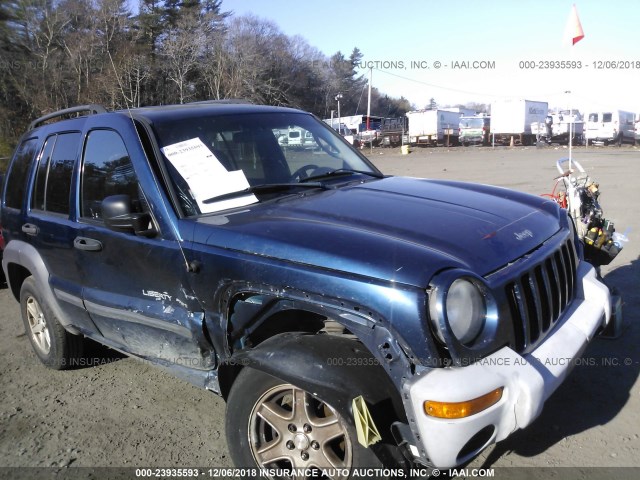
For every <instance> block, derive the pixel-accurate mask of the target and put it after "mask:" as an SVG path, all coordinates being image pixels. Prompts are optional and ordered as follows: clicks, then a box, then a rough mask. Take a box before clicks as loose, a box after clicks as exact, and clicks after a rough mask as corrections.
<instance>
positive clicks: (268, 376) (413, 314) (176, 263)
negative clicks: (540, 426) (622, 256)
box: [1, 101, 611, 478]
mask: <svg viewBox="0 0 640 480" xmlns="http://www.w3.org/2000/svg"><path fill="white" fill-rule="evenodd" d="M292 129H296V130H299V131H301V132H304V135H305V138H310V139H312V142H310V143H309V145H307V147H308V148H305V149H289V148H284V147H283V146H282V145H280V144H279V142H278V137H279V136H281V134H282V132H288V131H290V130H292ZM1 223H2V228H3V233H4V236H5V239H6V248H5V251H4V257H3V260H2V266H3V269H4V271H5V273H6V278H7V282H8V285H9V288H10V289H11V291H12V293H13V295H14V296H15V298H16V300H18V301H19V302H20V306H21V312H22V317H23V321H24V324H25V328H26V331H27V334H28V337H29V340H30V342H31V344H32V346H33V349H34V351H35V353H36V354H37V356H38V357H39V358H40V359H41V360H42V362H43V363H45V364H46V365H48V366H50V367H52V368H55V369H65V368H73V367H74V366H76V365H79V364H80V361H81V359H82V358H83V355H85V353H84V352H83V350H84V349H85V347H86V341H85V338H89V339H92V340H94V341H97V342H99V343H101V344H104V345H106V346H108V347H110V348H113V349H115V350H118V351H120V352H123V353H125V354H127V355H131V356H134V357H138V358H142V359H145V360H148V361H152V362H154V363H156V364H157V365H158V366H160V367H162V368H165V369H167V370H170V371H171V372H172V373H174V374H175V375H178V376H180V377H182V378H184V379H185V380H187V381H189V382H191V383H192V384H195V385H198V386H200V387H202V388H206V389H208V390H211V391H212V392H214V393H216V394H218V395H221V396H222V397H224V399H225V401H226V402H227V417H226V419H227V420H226V422H227V424H226V432H227V441H228V443H229V449H230V451H231V455H232V457H233V460H234V462H235V463H236V464H237V465H238V466H242V467H248V468H251V469H252V470H249V471H250V472H254V473H255V474H256V475H258V474H260V473H263V474H265V475H266V476H268V477H278V476H286V473H282V472H290V471H291V469H294V468H296V469H299V468H302V469H311V470H313V471H316V470H318V471H319V472H320V473H321V474H322V475H324V476H328V477H334V478H340V477H343V476H345V475H348V473H349V472H350V470H349V469H350V468H352V467H372V466H373V467H378V466H380V467H382V466H384V467H397V468H403V469H407V468H411V467H412V466H416V465H423V466H427V467H431V466H435V467H439V468H447V467H453V466H456V465H459V464H461V463H464V462H466V461H468V460H469V459H470V458H472V457H473V456H474V455H476V454H478V453H479V452H480V451H481V450H482V449H484V448H485V447H486V446H488V445H489V444H491V443H493V442H496V441H499V440H502V439H504V438H506V437H507V436H508V435H509V434H511V433H512V432H514V431H515V430H517V429H519V428H523V427H525V426H527V425H529V424H530V423H531V422H532V421H533V420H534V419H535V418H536V417H537V416H538V415H539V414H540V411H541V409H542V407H543V404H544V402H545V400H546V399H547V398H548V397H549V396H550V395H551V394H552V392H553V391H554V390H555V389H556V388H557V387H558V386H559V385H560V384H561V383H562V382H563V380H564V379H565V378H566V376H567V374H568V372H569V370H570V366H571V365H572V362H571V361H566V359H573V358H576V357H577V356H579V355H580V354H581V353H582V352H583V350H584V348H585V347H586V345H587V344H588V342H589V341H590V340H592V338H593V337H594V335H595V334H596V333H597V332H598V331H599V330H601V329H603V328H604V327H605V326H606V325H607V323H608V322H609V320H610V310H611V308H610V295H609V291H608V289H607V288H606V287H605V286H604V285H603V284H602V283H601V282H600V281H599V280H598V278H597V275H596V272H595V271H594V269H593V268H592V267H591V266H590V265H589V264H588V263H586V262H584V261H583V260H582V247H581V244H580V242H579V241H578V239H577V237H576V234H575V231H574V227H573V224H572V221H571V220H570V218H569V217H568V216H567V212H566V211H565V210H562V209H560V208H559V207H558V206H557V205H556V204H555V203H554V202H553V201H550V200H549V199H543V198H539V197H534V196H530V195H526V194H523V193H519V192H515V191H510V190H506V189H501V188H496V187H490V186H485V185H474V184H466V183H461V182H451V181H430V180H425V179H416V178H401V177H392V176H386V175H383V174H382V173H381V172H380V171H378V170H377V169H376V168H375V167H374V166H373V165H372V164H371V163H370V162H369V161H368V160H367V159H366V157H364V156H363V155H361V154H360V153H359V152H358V151H356V150H355V149H353V148H352V147H351V146H350V145H348V144H347V143H346V142H345V141H344V140H343V139H342V138H341V137H340V136H339V135H338V134H337V133H335V132H334V131H333V130H332V129H331V128H329V127H328V126H327V125H325V124H324V123H323V122H321V121H319V120H318V119H317V118H316V117H314V116H312V115H311V114H308V113H305V112H302V111H298V110H294V109H289V108H281V107H267V106H256V105H250V104H242V103H233V102H231V101H229V102H200V103H194V104H187V105H177V106H163V107H150V108H138V109H134V110H130V111H115V112H107V111H106V110H105V109H104V108H102V107H100V106H97V105H88V106H81V107H75V108H72V109H67V110H63V111H60V112H55V113H53V114H49V115H46V116H45V117H42V118H40V119H38V120H36V121H34V122H33V123H32V124H31V125H30V127H29V129H28V131H27V132H26V133H25V134H24V136H23V137H22V139H21V140H20V143H19V145H18V147H17V149H16V151H15V153H14V155H13V158H12V161H11V164H10V167H9V170H8V173H7V178H6V181H5V188H4V191H3V196H2V217H1ZM558 358H560V359H562V360H563V361H562V362H557V361H555V360H556V359H558ZM259 469H264V470H262V471H260V470H259ZM311 470H305V471H309V472H311ZM311 473H313V472H311ZM322 475H318V476H322Z"/></svg>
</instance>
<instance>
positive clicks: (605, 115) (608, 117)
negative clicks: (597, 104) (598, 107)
mask: <svg viewBox="0 0 640 480" xmlns="http://www.w3.org/2000/svg"><path fill="white" fill-rule="evenodd" d="M612 117H613V115H612V114H611V113H603V114H602V121H603V122H610V121H611V118H612Z"/></svg>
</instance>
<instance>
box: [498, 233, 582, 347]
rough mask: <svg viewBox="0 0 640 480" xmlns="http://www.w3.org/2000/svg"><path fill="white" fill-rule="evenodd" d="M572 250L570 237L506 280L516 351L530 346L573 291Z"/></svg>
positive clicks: (549, 326)
mask: <svg viewBox="0 0 640 480" xmlns="http://www.w3.org/2000/svg"><path fill="white" fill-rule="evenodd" d="M575 287H576V250H575V246H574V245H573V242H572V241H571V240H569V241H567V242H566V243H564V244H563V245H562V246H561V247H560V248H558V249H557V250H556V251H554V252H553V253H552V254H550V255H549V256H548V257H547V258H546V259H544V260H543V261H542V262H540V263H538V264H537V265H536V266H535V267H534V268H532V269H531V270H529V271H527V272H526V273H525V274H523V275H522V276H520V278H518V279H516V280H515V281H512V282H510V283H508V284H507V286H506V294H507V299H508V301H509V307H510V310H511V316H512V318H513V322H514V325H513V326H514V333H515V347H516V351H517V352H519V353H522V352H526V351H529V350H531V349H532V347H534V346H535V345H536V344H537V343H538V342H539V341H541V340H542V339H543V338H544V337H545V336H546V334H547V332H549V331H550V330H551V329H552V328H553V326H554V325H555V324H556V322H557V321H558V319H559V318H560V317H561V316H562V313H563V312H564V310H565V308H566V307H567V305H569V304H570V303H571V301H572V300H573V298H574V295H575Z"/></svg>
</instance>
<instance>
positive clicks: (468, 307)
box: [446, 279, 487, 343]
mask: <svg viewBox="0 0 640 480" xmlns="http://www.w3.org/2000/svg"><path fill="white" fill-rule="evenodd" d="M446 312H447V320H448V321H449V326H450V327H451V331H452V332H453V334H454V335H455V336H456V338H457V339H458V340H459V341H460V342H461V343H469V342H471V341H473V340H474V339H475V338H476V337H477V336H478V334H479V333H480V330H482V327H483V325H484V319H485V318H486V316H487V306H486V304H485V302H484V297H483V296H482V294H481V293H480V291H479V290H478V287H476V286H475V285H474V284H473V283H471V282H470V281H468V280H464V279H459V280H456V281H455V282H453V283H452V284H451V286H450V287H449V292H448V293H447V301H446Z"/></svg>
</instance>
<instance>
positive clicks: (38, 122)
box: [29, 105, 107, 130]
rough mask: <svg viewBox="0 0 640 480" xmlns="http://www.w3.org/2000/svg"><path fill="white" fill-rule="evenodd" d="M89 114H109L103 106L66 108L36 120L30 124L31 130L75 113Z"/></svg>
mask: <svg viewBox="0 0 640 480" xmlns="http://www.w3.org/2000/svg"><path fill="white" fill-rule="evenodd" d="M81 112H89V115H95V114H97V113H107V110H106V109H105V108H104V107H103V106H102V105H79V106H77V107H71V108H66V109H64V110H58V111H57V112H53V113H48V114H46V115H43V116H42V117H40V118H37V119H35V120H34V121H33V122H31V123H30V124H29V130H33V129H34V128H36V127H38V126H40V125H42V124H43V123H44V122H46V121H47V120H51V119H52V118H56V117H63V116H65V115H71V114H73V113H81Z"/></svg>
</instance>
